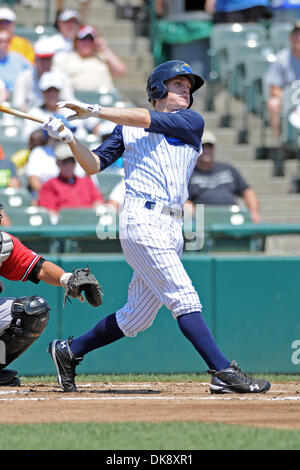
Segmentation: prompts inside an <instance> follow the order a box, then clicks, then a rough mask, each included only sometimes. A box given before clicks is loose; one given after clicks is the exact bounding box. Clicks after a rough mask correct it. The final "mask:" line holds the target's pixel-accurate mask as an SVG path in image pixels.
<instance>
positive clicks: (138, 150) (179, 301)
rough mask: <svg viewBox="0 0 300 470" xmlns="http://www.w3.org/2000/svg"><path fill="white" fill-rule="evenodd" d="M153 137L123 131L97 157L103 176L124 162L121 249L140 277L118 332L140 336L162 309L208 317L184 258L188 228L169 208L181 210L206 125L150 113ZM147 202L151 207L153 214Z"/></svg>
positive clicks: (188, 117) (190, 115)
mask: <svg viewBox="0 0 300 470" xmlns="http://www.w3.org/2000/svg"><path fill="white" fill-rule="evenodd" d="M150 115H151V125H150V127H149V129H142V128H136V127H129V126H116V127H115V129H114V131H113V133H112V135H111V136H110V137H109V138H108V139H107V140H106V141H105V142H104V143H103V144H102V145H101V146H100V147H99V148H98V149H96V150H94V153H96V154H97V155H98V156H99V158H100V164H101V170H103V169H104V168H106V167H107V166H109V165H110V164H111V163H113V162H114V161H116V160H117V159H118V158H119V157H120V156H122V157H123V163H124V170H125V185H126V193H125V198H124V204H123V209H122V211H121V215H120V221H119V232H120V241H121V245H122V249H123V252H124V255H125V257H126V260H127V262H128V264H129V265H130V266H131V267H132V268H133V270H134V274H133V277H132V281H131V283H130V285H129V289H128V299H127V303H126V304H125V305H124V306H123V307H122V308H121V309H119V310H117V312H116V319H117V322H118V326H119V328H120V329H121V330H122V331H123V333H124V334H125V335H126V336H135V335H136V334H137V333H138V332H139V331H143V330H145V329H146V328H148V327H149V326H151V324H152V323H153V321H154V319H155V317H156V314H157V312H158V310H159V309H160V307H161V306H162V305H166V306H167V308H168V309H169V310H171V311H172V314H173V317H174V318H177V317H178V316H180V315H183V314H186V313H190V312H196V311H201V308H202V306H201V303H200V300H199V296H198V294H197V292H196V290H195V288H194V286H193V284H192V282H191V280H190V278H189V276H188V275H187V273H186V271H185V269H184V267H183V265H182V263H181V261H180V257H181V254H182V249H183V237H182V221H181V220H178V219H175V218H173V217H172V216H171V215H163V214H162V208H163V207H164V206H169V207H172V208H179V207H182V206H183V204H184V202H185V201H186V199H187V196H188V193H187V187H188V182H189V178H190V176H191V174H192V171H193V169H194V166H195V164H196V160H197V156H198V154H199V153H200V151H201V137H202V133H203V127H204V122H203V119H202V117H201V116H200V115H199V114H198V113H196V112H194V111H192V110H181V111H178V112H175V113H160V112H155V111H151V112H150ZM146 201H151V202H155V204H151V210H149V207H148V206H147V204H146Z"/></svg>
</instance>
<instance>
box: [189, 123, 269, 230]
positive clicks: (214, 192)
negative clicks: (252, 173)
mask: <svg viewBox="0 0 300 470" xmlns="http://www.w3.org/2000/svg"><path fill="white" fill-rule="evenodd" d="M216 142H217V140H216V137H215V135H214V134H212V133H211V132H209V131H205V132H204V134H203V137H202V147H203V152H202V154H201V155H199V157H198V160H197V163H196V166H195V169H194V172H193V174H192V176H191V179H190V182H189V187H188V190H189V199H188V202H187V204H193V205H195V204H211V205H235V204H237V205H238V198H242V199H243V200H244V202H245V204H246V206H247V208H248V210H249V212H250V214H251V217H252V220H253V222H254V223H256V224H258V223H260V222H261V220H262V219H261V214H260V210H259V200H258V197H257V195H256V193H255V191H254V190H253V189H251V188H250V187H249V185H248V184H247V183H246V181H245V180H244V178H243V177H242V175H241V174H240V173H239V171H238V170H237V169H236V168H234V167H233V166H232V165H229V164H228V163H220V162H216V161H215V160H214V153H215V145H216Z"/></svg>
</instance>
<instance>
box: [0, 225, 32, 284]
mask: <svg viewBox="0 0 300 470" xmlns="http://www.w3.org/2000/svg"><path fill="white" fill-rule="evenodd" d="M9 236H10V237H11V239H12V242H13V249H12V251H11V253H10V255H9V257H8V258H7V259H6V260H5V261H4V262H3V263H2V264H1V266H0V276H3V277H5V278H6V279H9V280H11V281H23V282H24V281H27V278H28V275H29V273H30V272H31V270H32V269H33V267H34V266H35V265H36V263H37V262H38V260H39V259H40V258H41V256H40V255H38V254H37V253H35V252H34V251H32V250H30V249H29V248H27V247H26V246H24V245H23V243H21V242H20V240H18V239H17V238H16V237H14V236H13V235H10V234H9Z"/></svg>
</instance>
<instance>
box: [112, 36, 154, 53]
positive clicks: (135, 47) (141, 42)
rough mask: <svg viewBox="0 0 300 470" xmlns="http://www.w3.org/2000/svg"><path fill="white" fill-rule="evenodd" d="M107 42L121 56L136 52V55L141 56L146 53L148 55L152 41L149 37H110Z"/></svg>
mask: <svg viewBox="0 0 300 470" xmlns="http://www.w3.org/2000/svg"><path fill="white" fill-rule="evenodd" d="M107 43H108V45H109V46H110V47H111V48H112V50H113V51H116V52H117V53H118V55H120V56H121V57H124V56H130V55H132V54H134V55H135V56H140V55H144V54H147V55H148V54H149V53H150V42H149V39H148V38H145V37H143V38H142V37H138V38H121V37H119V36H117V37H115V38H111V37H110V38H108V39H107Z"/></svg>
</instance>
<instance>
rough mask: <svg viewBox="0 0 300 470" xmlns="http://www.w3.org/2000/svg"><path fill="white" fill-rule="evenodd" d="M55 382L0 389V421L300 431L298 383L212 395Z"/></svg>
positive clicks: (196, 386) (191, 385) (177, 387)
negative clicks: (70, 387)
mask: <svg viewBox="0 0 300 470" xmlns="http://www.w3.org/2000/svg"><path fill="white" fill-rule="evenodd" d="M77 388H78V392H77V393H64V392H63V391H62V390H61V388H60V387H59V385H57V384H56V383H47V384H37V383H34V384H30V383H26V384H25V385H21V387H15V388H13V387H2V389H0V423H12V424H13V423H53V422H64V421H68V422H124V421H148V422H167V421H169V422H170V421H193V422H195V421H199V422H223V423H228V424H241V425H249V426H259V427H270V428H277V429H300V385H299V384H298V383H275V384H272V387H271V390H270V391H268V392H267V393H263V394H243V395H239V394H226V395H212V394H211V393H210V391H209V383H204V382H194V381H193V382H182V383H169V382H168V383H165V382H152V383H127V382H126V383H121V382H118V383H108V382H105V383H99V382H93V383H84V382H81V383H80V382H79V383H77Z"/></svg>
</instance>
